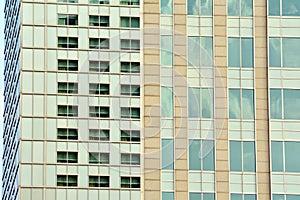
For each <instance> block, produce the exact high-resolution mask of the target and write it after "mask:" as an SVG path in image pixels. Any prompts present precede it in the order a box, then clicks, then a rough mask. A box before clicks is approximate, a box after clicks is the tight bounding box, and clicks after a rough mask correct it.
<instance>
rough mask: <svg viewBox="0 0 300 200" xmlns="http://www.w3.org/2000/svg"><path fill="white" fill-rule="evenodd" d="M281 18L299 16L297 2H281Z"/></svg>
mask: <svg viewBox="0 0 300 200" xmlns="http://www.w3.org/2000/svg"><path fill="white" fill-rule="evenodd" d="M282 15H283V16H300V1H299V0H282Z"/></svg>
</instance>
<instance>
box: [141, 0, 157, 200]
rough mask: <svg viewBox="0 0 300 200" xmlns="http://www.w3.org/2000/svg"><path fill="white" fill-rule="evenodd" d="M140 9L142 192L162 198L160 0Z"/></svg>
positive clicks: (148, 197)
mask: <svg viewBox="0 0 300 200" xmlns="http://www.w3.org/2000/svg"><path fill="white" fill-rule="evenodd" d="M143 10H144V13H143V46H144V47H143V66H142V68H143V70H142V77H143V80H144V89H143V93H144V95H143V97H142V101H143V102H144V120H143V126H144V140H143V144H144V167H143V168H144V176H143V178H144V180H143V184H142V192H144V195H143V197H144V199H145V200H153V199H160V198H161V197H160V196H161V195H160V194H161V191H160V185H161V184H160V145H161V144H160V67H159V65H160V51H159V47H160V36H159V34H160V32H159V23H160V14H159V0H145V1H144V7H143ZM143 190H144V191H143Z"/></svg>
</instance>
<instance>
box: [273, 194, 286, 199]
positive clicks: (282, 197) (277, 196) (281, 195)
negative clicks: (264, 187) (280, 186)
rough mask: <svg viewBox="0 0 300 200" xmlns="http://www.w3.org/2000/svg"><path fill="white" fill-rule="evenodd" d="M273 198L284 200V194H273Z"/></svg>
mask: <svg viewBox="0 0 300 200" xmlns="http://www.w3.org/2000/svg"><path fill="white" fill-rule="evenodd" d="M272 197H273V200H284V195H283V194H273V195H272Z"/></svg>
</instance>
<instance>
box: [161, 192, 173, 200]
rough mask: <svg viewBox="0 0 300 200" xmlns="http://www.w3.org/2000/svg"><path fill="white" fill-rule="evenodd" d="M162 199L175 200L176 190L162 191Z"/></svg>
mask: <svg viewBox="0 0 300 200" xmlns="http://www.w3.org/2000/svg"><path fill="white" fill-rule="evenodd" d="M162 200H174V192H162Z"/></svg>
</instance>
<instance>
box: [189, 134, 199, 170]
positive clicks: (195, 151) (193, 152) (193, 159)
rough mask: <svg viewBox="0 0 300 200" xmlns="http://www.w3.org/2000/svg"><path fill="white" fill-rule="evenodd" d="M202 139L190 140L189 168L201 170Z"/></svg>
mask: <svg viewBox="0 0 300 200" xmlns="http://www.w3.org/2000/svg"><path fill="white" fill-rule="evenodd" d="M200 145H201V143H200V140H190V142H189V169H190V170H201V161H200V158H201V152H200V148H201V147H200Z"/></svg>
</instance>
